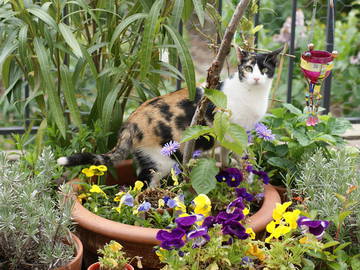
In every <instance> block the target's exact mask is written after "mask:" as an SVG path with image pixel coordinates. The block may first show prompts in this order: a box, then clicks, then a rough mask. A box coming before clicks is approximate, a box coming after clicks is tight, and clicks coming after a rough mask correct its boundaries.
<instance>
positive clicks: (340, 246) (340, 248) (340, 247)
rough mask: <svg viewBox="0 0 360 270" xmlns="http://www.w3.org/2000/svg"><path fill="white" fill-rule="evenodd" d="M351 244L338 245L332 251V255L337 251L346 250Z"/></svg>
mask: <svg viewBox="0 0 360 270" xmlns="http://www.w3.org/2000/svg"><path fill="white" fill-rule="evenodd" d="M351 244H352V243H351V242H346V243H342V244H341V245H339V246H338V247H337V248H335V249H334V253H336V252H338V251H339V250H343V249H344V248H346V247H347V246H349V245H351Z"/></svg>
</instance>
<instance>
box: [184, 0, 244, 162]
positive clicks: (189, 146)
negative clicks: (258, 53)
mask: <svg viewBox="0 0 360 270" xmlns="http://www.w3.org/2000/svg"><path fill="white" fill-rule="evenodd" d="M249 3H250V0H241V2H240V3H239V4H238V5H237V6H236V9H235V12H234V14H233V16H232V18H231V21H230V23H229V25H228V27H227V28H226V31H225V35H224V38H223V40H222V41H221V45H220V49H219V51H218V53H217V55H216V57H215V59H214V61H213V62H212V64H211V66H210V68H209V69H208V74H207V79H206V88H216V87H217V86H218V84H219V78H220V72H221V70H222V68H223V66H224V62H225V58H226V56H227V55H228V54H229V52H230V48H231V42H232V40H233V37H234V34H235V31H236V27H237V26H238V24H239V22H240V19H241V18H242V16H243V14H244V12H245V10H246V8H247V6H248V5H249ZM208 103H209V100H208V99H207V98H206V97H205V96H204V97H203V98H202V99H201V100H200V102H199V104H198V106H197V108H196V111H195V114H194V116H193V118H192V121H191V124H190V126H194V125H197V124H198V123H200V122H201V120H202V119H203V118H204V112H205V108H206V106H207V104H208ZM194 146H195V141H194V140H191V141H189V142H186V143H185V149H184V156H183V164H186V163H187V162H188V161H189V160H190V158H191V154H192V152H194Z"/></svg>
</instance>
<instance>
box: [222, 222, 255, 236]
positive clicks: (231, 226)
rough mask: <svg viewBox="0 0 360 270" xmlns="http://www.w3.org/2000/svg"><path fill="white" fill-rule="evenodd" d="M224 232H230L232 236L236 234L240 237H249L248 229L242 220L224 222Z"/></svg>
mask: <svg viewBox="0 0 360 270" xmlns="http://www.w3.org/2000/svg"><path fill="white" fill-rule="evenodd" d="M222 232H223V234H229V235H231V236H236V237H237V238H239V239H242V240H244V239H246V238H248V237H249V234H247V233H246V229H245V227H244V226H243V225H241V224H240V222H238V221H235V220H231V221H228V222H226V224H223V227H222Z"/></svg>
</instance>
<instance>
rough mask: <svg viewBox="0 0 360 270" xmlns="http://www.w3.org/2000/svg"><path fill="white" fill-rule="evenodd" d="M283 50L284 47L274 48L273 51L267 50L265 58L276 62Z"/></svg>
mask: <svg viewBox="0 0 360 270" xmlns="http://www.w3.org/2000/svg"><path fill="white" fill-rule="evenodd" d="M283 50H284V47H281V48H279V49H276V50H275V51H272V52H269V53H268V54H267V57H266V59H267V60H268V61H271V62H272V63H274V64H276V62H277V57H278V55H279V54H280V53H281V52H282V51H283Z"/></svg>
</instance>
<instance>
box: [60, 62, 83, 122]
mask: <svg viewBox="0 0 360 270" xmlns="http://www.w3.org/2000/svg"><path fill="white" fill-rule="evenodd" d="M61 83H62V89H63V91H64V97H65V100H66V103H67V105H68V107H69V110H70V115H71V118H72V120H73V121H74V124H75V125H76V126H77V127H78V128H80V127H81V117H80V110H79V107H78V105H77V103H76V97H75V86H74V84H73V81H72V78H71V74H70V72H69V70H68V68H67V67H66V66H65V65H62V66H61Z"/></svg>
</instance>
